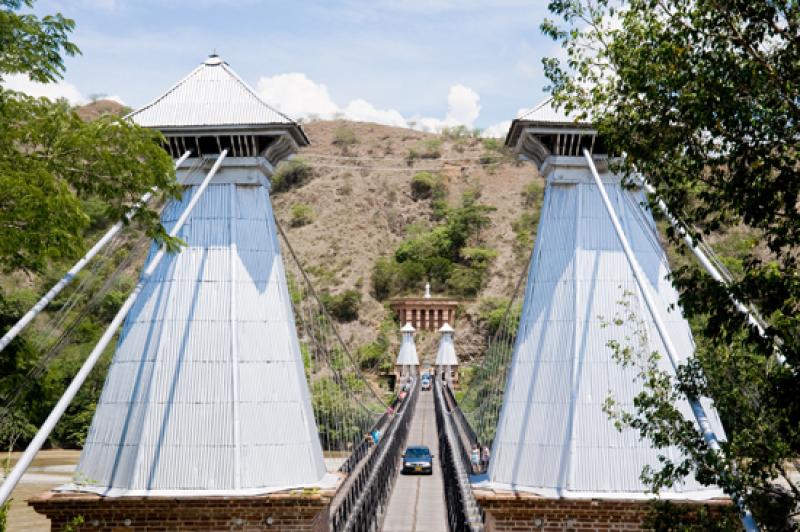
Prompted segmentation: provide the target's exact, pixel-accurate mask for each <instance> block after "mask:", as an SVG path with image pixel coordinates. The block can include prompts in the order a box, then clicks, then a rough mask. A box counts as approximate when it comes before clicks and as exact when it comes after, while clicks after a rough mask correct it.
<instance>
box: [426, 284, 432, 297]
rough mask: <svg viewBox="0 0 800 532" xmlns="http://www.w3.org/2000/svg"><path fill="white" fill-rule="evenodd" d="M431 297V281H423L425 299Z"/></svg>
mask: <svg viewBox="0 0 800 532" xmlns="http://www.w3.org/2000/svg"><path fill="white" fill-rule="evenodd" d="M430 298H431V283H425V299H430Z"/></svg>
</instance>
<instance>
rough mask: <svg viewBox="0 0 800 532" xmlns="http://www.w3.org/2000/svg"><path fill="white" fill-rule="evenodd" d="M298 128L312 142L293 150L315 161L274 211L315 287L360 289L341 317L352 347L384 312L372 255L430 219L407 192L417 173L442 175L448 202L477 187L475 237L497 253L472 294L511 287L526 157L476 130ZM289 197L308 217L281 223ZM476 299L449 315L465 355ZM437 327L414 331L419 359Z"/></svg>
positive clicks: (519, 263)
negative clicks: (297, 223) (468, 133)
mask: <svg viewBox="0 0 800 532" xmlns="http://www.w3.org/2000/svg"><path fill="white" fill-rule="evenodd" d="M304 128H305V130H306V132H307V134H308V136H309V137H310V139H311V142H312V144H311V146H309V147H307V148H304V149H302V150H301V151H300V153H299V154H298V156H299V157H301V158H303V159H304V160H305V161H306V162H308V163H309V164H310V165H311V166H312V167H313V169H314V174H315V175H314V178H313V179H312V180H311V181H310V182H309V183H307V184H305V185H304V186H302V187H300V188H297V189H294V190H290V191H287V192H284V193H280V194H275V195H274V197H273V202H274V207H275V214H276V216H277V218H278V220H279V221H280V222H281V223H282V225H283V227H284V228H285V229H286V231H287V233H288V237H289V239H290V241H291V243H292V245H293V247H294V248H295V251H296V252H297V254H298V255H299V257H300V260H301V261H302V263H303V265H304V267H305V269H306V270H308V271H309V273H310V274H311V277H312V278H313V280H314V282H315V284H316V285H317V286H318V287H319V288H321V289H323V290H330V291H331V292H333V293H337V292H341V291H344V290H347V289H357V290H359V291H360V292H361V294H362V305H361V309H360V315H359V319H358V321H357V322H353V323H349V324H343V325H342V326H341V330H342V332H343V336H344V338H345V341H347V342H348V343H349V344H350V346H351V348H354V349H355V348H357V347H358V346H359V345H362V344H364V343H368V342H370V341H372V340H373V339H374V338H375V337H376V335H377V332H378V325H379V324H380V322H381V321H382V320H383V319H384V318H385V316H386V315H387V313H388V312H390V311H389V310H387V309H386V308H385V306H384V304H382V303H381V302H379V301H377V300H376V299H375V298H374V297H373V296H372V294H371V282H370V278H371V272H372V267H373V265H374V264H375V261H376V260H377V259H378V258H379V257H381V256H386V255H389V254H391V253H393V252H394V250H395V248H396V246H397V244H398V243H399V242H400V241H401V240H402V239H403V238H404V237H405V236H406V229H407V227H408V226H409V225H410V224H411V223H414V222H429V223H430V224H431V225H433V224H434V222H433V221H432V220H431V215H432V211H431V208H430V204H429V202H427V201H414V199H413V198H412V196H411V188H410V183H411V179H412V177H413V176H414V174H416V173H417V172H420V171H431V172H437V173H440V174H441V175H443V176H445V183H446V186H447V190H448V202H449V203H450V204H451V205H455V204H457V203H458V202H459V201H460V199H461V196H462V194H463V193H464V192H466V191H468V190H475V189H477V190H479V191H480V201H481V203H483V204H486V205H490V206H493V207H495V208H496V209H497V210H496V211H494V212H492V213H491V214H490V217H491V220H492V223H491V226H490V227H489V228H488V229H486V230H485V233H484V235H482V236H483V238H484V239H485V245H487V246H488V247H491V248H492V249H494V250H495V251H496V252H497V253H498V256H497V258H496V259H495V260H494V262H493V265H492V269H491V272H490V273H491V274H490V276H489V280H488V282H487V284H486V286H485V288H484V289H483V290H482V292H481V293H480V294H479V298H478V299H480V298H484V297H508V296H510V295H511V294H512V292H513V288H514V286H515V284H516V281H517V279H518V278H519V276H520V274H521V273H522V272H523V270H524V267H525V262H526V259H527V252H525V253H524V254H521V253H516V254H515V253H514V241H515V238H516V235H515V232H514V230H513V228H512V223H513V222H514V220H516V219H517V218H518V217H519V216H520V215H521V214H522V212H523V209H525V208H526V207H524V206H523V201H522V200H523V195H522V192H523V189H524V187H525V186H526V185H527V184H529V183H530V182H531V181H533V180H537V179H538V180H540V181H541V178H540V177H539V175H538V173H537V171H536V169H535V168H534V166H533V165H530V164H521V163H519V162H518V161H515V160H514V158H513V157H512V156H510V155H509V154H508V153H504V152H503V151H502V150H498V149H496V148H497V147H496V146H491V145H490V146H489V147H487V146H486V145H485V143H484V142H483V141H482V140H481V139H477V138H463V137H461V138H453V137H447V136H441V135H434V134H429V133H422V132H419V131H414V130H409V129H404V128H395V127H388V126H381V125H377V124H367V123H359V122H345V121H318V122H312V123H309V124H306V125H305V126H304ZM439 142H440V143H439ZM431 146H436V148H435V150H431ZM539 201H541V199H539ZM297 204H303V205H308V206H310V207H311V209H312V210H313V217H312V220H313V221H312V222H311V223H309V224H307V225H304V226H302V227H294V228H293V227H290V223H289V222H290V219H291V216H292V212H291V211H292V207H293V206H294V205H297ZM528 251H529V250H528ZM420 295H421V294H420ZM434 295H446V294H434ZM476 307H477V302H472V303H467V304H465V306H464V310H465V311H466V313H465V315H464V317H462V318H461V319H460V320H459V322H458V323H457V324H456V329H457V332H456V347H457V349H458V351H459V355H460V356H463V357H465V358H467V359H470V358H472V357H474V356H476V355H479V354H481V352H482V350H483V349H484V347H485V344H484V341H483V338H482V334H481V330H480V328H479V327H477V325H476V323H475V319H474V312H475V310H476ZM436 336H438V335H430V334H428V335H423V337H420V338H419V340H418V342H419V343H420V344H421V345H420V347H421V348H420V354H421V356H422V358H423V359H429V360H430V361H431V362H432V360H433V357H434V356H435V346H436ZM428 337H430V338H428ZM431 351H433V353H431Z"/></svg>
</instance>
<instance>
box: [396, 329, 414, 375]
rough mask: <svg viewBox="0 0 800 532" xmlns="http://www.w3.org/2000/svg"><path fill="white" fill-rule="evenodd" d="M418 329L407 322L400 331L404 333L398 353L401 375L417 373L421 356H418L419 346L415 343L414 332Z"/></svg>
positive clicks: (398, 365)
mask: <svg viewBox="0 0 800 532" xmlns="http://www.w3.org/2000/svg"><path fill="white" fill-rule="evenodd" d="M415 331H416V329H414V327H413V326H412V325H411V324H410V323H406V324H405V325H404V326H403V328H402V329H400V332H401V333H403V340H402V342H401V343H400V353H399V354H398V355H397V364H396V365H397V367H398V369H399V370H400V373H401V375H406V376H407V375H411V374H412V373H416V371H417V369H418V368H419V357H418V356H417V346H416V344H415V343H414V332H415Z"/></svg>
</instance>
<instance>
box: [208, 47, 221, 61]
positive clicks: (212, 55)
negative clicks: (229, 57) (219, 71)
mask: <svg viewBox="0 0 800 532" xmlns="http://www.w3.org/2000/svg"><path fill="white" fill-rule="evenodd" d="M204 63H205V64H206V65H219V64H220V63H222V59H220V57H219V55H218V54H217V49H216V48H214V51H213V52H211V53H210V54H208V59H206V60H205V61H204Z"/></svg>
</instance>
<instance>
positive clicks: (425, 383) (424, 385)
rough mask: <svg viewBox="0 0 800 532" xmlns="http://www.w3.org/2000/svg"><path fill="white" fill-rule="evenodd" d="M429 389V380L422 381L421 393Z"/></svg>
mask: <svg viewBox="0 0 800 532" xmlns="http://www.w3.org/2000/svg"><path fill="white" fill-rule="evenodd" d="M430 389H431V380H430V379H425V378H423V379H422V391H423V392H424V391H425V390H430Z"/></svg>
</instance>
